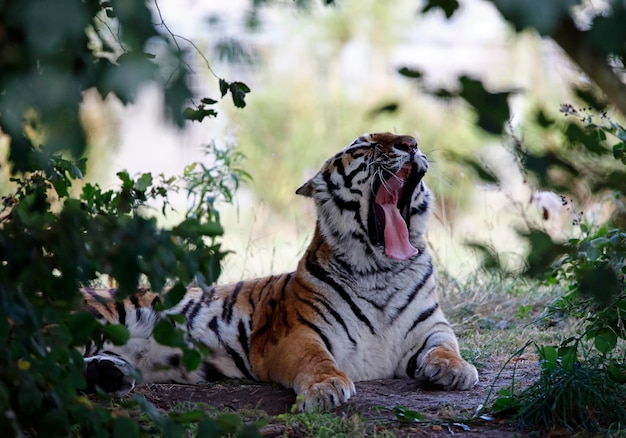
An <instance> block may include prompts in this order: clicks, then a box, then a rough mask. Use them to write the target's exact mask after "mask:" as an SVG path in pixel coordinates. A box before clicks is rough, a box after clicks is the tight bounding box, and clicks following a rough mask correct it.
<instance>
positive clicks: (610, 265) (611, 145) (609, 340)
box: [401, 0, 626, 431]
mask: <svg viewBox="0 0 626 438" xmlns="http://www.w3.org/2000/svg"><path fill="white" fill-rule="evenodd" d="M492 3H493V4H494V5H495V6H496V8H497V9H498V10H499V12H500V13H501V14H502V16H503V18H504V19H505V20H506V21H508V22H509V23H510V24H511V25H512V26H513V27H514V28H515V30H516V31H518V32H520V31H523V30H526V29H531V30H533V31H535V32H537V33H538V34H540V35H542V36H550V37H552V38H553V40H554V41H555V42H556V43H557V44H559V45H560V46H561V47H562V48H563V49H564V50H565V52H566V53H567V54H568V55H569V56H570V57H571V58H572V60H573V61H574V62H575V63H576V64H577V65H578V66H579V67H580V68H581V69H582V70H583V71H584V72H585V73H586V74H587V75H588V76H589V78H590V79H591V80H592V81H594V82H595V85H597V86H598V87H600V89H601V90H602V91H603V92H604V95H605V96H606V99H608V100H609V101H611V102H612V103H613V104H614V105H615V107H616V108H617V110H618V111H620V112H621V113H622V115H626V84H624V82H623V80H622V78H621V77H620V75H619V72H618V71H616V70H618V69H619V66H620V65H621V66H623V65H624V61H625V60H626V33H624V32H623V31H617V29H618V28H619V29H621V27H620V23H623V19H624V14H625V13H626V6H624V4H622V3H621V2H612V3H610V5H609V7H608V10H607V11H606V12H605V13H604V14H598V13H597V12H596V13H594V12H593V11H589V10H587V11H585V12H586V13H587V15H588V17H590V22H589V24H588V25H587V26H586V27H584V28H581V27H579V26H578V25H577V24H576V19H575V18H574V16H573V10H574V9H573V7H574V6H577V5H578V3H579V2H577V1H574V0H563V1H558V2H551V3H550V4H549V5H548V4H545V3H541V5H539V4H538V2H526V3H523V2H515V1H509V0H492ZM535 3H536V4H535ZM457 7H458V5H455V2H448V1H441V0H433V1H429V2H427V5H426V6H425V8H424V9H425V10H428V9H432V8H441V9H443V10H444V12H445V13H446V16H448V17H450V16H451V15H453V13H454V11H455V9H456V8H457ZM536 8H541V11H542V13H540V14H538V13H536ZM580 9H583V10H584V7H580ZM622 68H623V67H622ZM401 73H403V72H401ZM404 73H405V74H406V73H407V72H404ZM408 73H411V72H408ZM476 89H477V90H479V89H480V87H477V88H476ZM457 94H458V95H460V97H462V98H464V99H466V100H467V101H468V102H469V103H470V104H471V105H472V106H474V107H475V108H476V109H477V111H478V114H479V115H478V122H477V123H478V125H479V126H481V127H482V128H483V129H485V130H487V131H489V132H492V133H500V132H502V131H503V126H504V123H505V122H506V119H504V118H500V119H499V120H498V121H497V123H493V124H488V125H485V123H484V122H485V120H486V119H485V118H486V117H489V116H490V115H493V114H501V115H505V114H508V113H507V112H506V111H508V104H507V102H506V99H495V98H491V99H475V98H468V97H470V96H463V95H462V94H461V93H457ZM575 94H576V95H577V97H578V98H579V99H580V100H581V101H583V102H585V103H584V105H585V107H584V108H578V109H577V108H576V107H574V106H573V105H570V104H565V105H562V107H561V112H562V113H563V114H565V116H566V117H568V118H569V121H568V122H566V123H561V122H556V121H555V120H552V119H551V118H550V117H548V116H546V114H545V112H544V111H542V110H539V111H537V112H536V114H535V121H536V122H537V123H538V125H539V126H541V130H542V131H543V132H544V133H545V134H544V135H540V136H537V137H535V138H534V142H533V143H531V144H530V146H526V147H525V146H523V145H522V142H521V141H519V140H516V139H515V140H514V143H515V148H514V149H515V153H516V156H517V160H518V163H520V165H521V166H522V168H523V170H524V172H525V176H526V181H527V182H528V183H529V184H532V185H534V186H535V187H537V188H540V189H542V190H550V191H552V190H554V191H556V192H557V193H567V194H568V196H573V197H576V196H577V195H578V196H581V195H594V196H595V198H596V199H597V198H598V197H601V196H605V197H606V199H608V200H609V201H610V202H611V203H612V204H613V205H612V210H613V216H612V217H611V218H610V220H609V221H608V222H606V223H601V224H599V225H598V224H595V223H582V224H581V234H580V236H579V237H576V238H573V239H570V240H569V241H566V242H558V241H554V240H553V239H552V238H551V237H550V236H549V235H548V234H547V233H546V232H545V231H543V230H541V229H538V228H533V226H532V224H529V225H530V228H529V229H528V230H525V231H520V234H521V235H522V236H523V237H525V238H526V240H527V242H528V244H529V252H528V256H527V259H526V269H525V271H524V272H525V274H526V275H529V276H533V277H539V278H541V277H543V278H546V277H545V276H546V271H548V272H549V274H548V276H547V281H548V282H550V283H563V284H565V285H567V288H568V292H567V293H566V294H565V295H563V296H561V297H560V298H559V299H557V300H556V301H555V302H553V303H552V305H551V309H550V310H551V311H552V312H561V313H562V312H567V313H569V314H572V315H574V316H576V317H578V318H579V319H580V330H579V332H578V334H577V335H576V336H573V337H571V338H568V339H566V340H564V341H562V342H561V344H560V345H559V346H558V347H554V346H550V345H546V346H538V347H537V349H538V354H539V357H540V359H541V366H542V374H541V377H540V379H539V380H538V381H537V382H536V383H535V384H534V385H532V386H531V387H530V388H528V389H526V390H524V391H522V392H521V393H520V394H515V393H514V391H513V388H512V389H511V390H508V389H505V390H503V392H501V393H500V396H501V397H500V398H498V400H497V401H496V403H495V404H494V409H495V410H498V411H501V412H504V411H508V412H513V414H514V418H516V419H517V420H519V421H520V422H521V423H522V424H523V425H524V426H526V427H529V428H532V429H535V430H536V429H540V430H547V429H553V428H570V429H573V430H580V429H584V430H590V431H597V430H600V429H605V428H607V427H609V426H616V427H618V428H623V427H624V426H625V425H626V411H625V410H624V409H623V406H624V402H625V401H626V387H625V386H624V385H625V383H626V377H625V376H626V366H625V364H624V358H625V357H626V350H625V349H624V345H625V341H626V330H625V325H624V321H625V316H624V315H625V313H624V312H625V311H626V268H624V264H625V259H626V233H624V225H625V224H626V221H624V211H623V204H622V200H623V199H624V195H625V194H626V167H625V166H624V164H626V158H625V149H626V148H625V146H624V145H625V144H626V130H625V129H624V127H623V126H622V125H621V124H620V123H618V122H616V121H614V120H612V119H611V118H609V117H607V115H606V103H604V102H602V101H601V100H599V99H597V97H596V95H597V93H595V92H594V91H593V90H591V92H590V90H589V88H578V89H576V90H575ZM438 95H440V96H446V97H447V96H449V95H454V93H448V94H447V95H446V93H445V92H439V93H438ZM483 95H484V92H483ZM594 110H595V112H594ZM572 119H574V120H573V121H572ZM481 121H482V122H481ZM493 127H495V128H498V129H492V128H493ZM555 131H557V132H562V137H560V139H561V140H562V141H561V144H559V145H557V147H550V145H549V140H546V139H549V138H550V137H551V135H549V134H551V133H554V132H555ZM563 146H565V147H563ZM469 164H470V165H471V166H472V167H474V169H475V170H477V174H478V175H479V176H480V177H481V178H482V179H484V180H485V181H488V182H490V183H493V182H497V178H496V177H495V176H494V175H493V173H492V172H490V171H489V169H486V168H485V167H484V166H483V165H481V163H478V162H473V163H469ZM575 213H576V214H575V215H574V218H575V222H576V223H578V217H579V216H580V215H581V214H582V213H581V214H578V212H575ZM473 245H474V246H475V247H476V248H477V249H479V250H481V251H482V252H483V253H484V254H485V255H486V256H487V258H486V261H487V264H488V266H489V267H491V268H494V267H496V268H499V267H500V266H501V264H500V263H499V261H498V257H497V254H495V253H494V252H493V251H491V250H490V248H488V247H487V246H485V245H482V244H476V243H474V244H473Z"/></svg>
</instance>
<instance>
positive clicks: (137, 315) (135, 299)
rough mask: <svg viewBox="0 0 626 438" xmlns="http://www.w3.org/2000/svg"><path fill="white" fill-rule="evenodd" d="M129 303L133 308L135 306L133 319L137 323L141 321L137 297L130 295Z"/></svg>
mask: <svg viewBox="0 0 626 438" xmlns="http://www.w3.org/2000/svg"><path fill="white" fill-rule="evenodd" d="M130 302H131V303H132V305H133V306H135V319H136V320H137V322H139V320H141V306H140V305H139V298H137V295H131V297H130Z"/></svg>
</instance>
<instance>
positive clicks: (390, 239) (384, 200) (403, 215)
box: [369, 163, 425, 260]
mask: <svg viewBox="0 0 626 438" xmlns="http://www.w3.org/2000/svg"><path fill="white" fill-rule="evenodd" d="M424 174H425V171H423V170H418V166H417V164H415V163H408V164H405V165H404V166H402V168H400V170H399V171H398V172H397V173H396V174H392V175H390V176H389V178H387V179H384V180H380V181H378V182H377V183H376V184H377V185H378V186H377V187H374V189H375V194H376V196H375V198H374V199H372V204H371V208H370V217H369V234H370V239H371V240H372V242H374V243H376V242H383V244H384V246H385V254H386V255H387V257H389V258H391V259H394V260H407V259H408V258H410V257H412V256H414V255H415V254H417V253H418V251H417V249H416V248H415V247H413V245H411V242H410V241H409V220H410V215H411V198H412V197H413V192H414V191H415V188H416V187H417V185H418V184H419V182H420V181H421V180H422V178H423V177H424Z"/></svg>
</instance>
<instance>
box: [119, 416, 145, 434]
mask: <svg viewBox="0 0 626 438" xmlns="http://www.w3.org/2000/svg"><path fill="white" fill-rule="evenodd" d="M113 436H114V437H115V438H128V437H134V436H139V426H138V425H137V423H136V422H135V421H133V420H132V419H130V418H128V417H118V418H116V419H115V421H114V422H113Z"/></svg>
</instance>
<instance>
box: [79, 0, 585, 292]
mask: <svg viewBox="0 0 626 438" xmlns="http://www.w3.org/2000/svg"><path fill="white" fill-rule="evenodd" d="M422 6H423V5H422V4H421V2H419V1H414V0H388V1H376V0H345V1H342V2H339V4H336V5H331V6H322V5H317V4H313V2H308V3H307V4H306V5H303V6H302V5H301V6H299V4H298V2H293V1H275V2H270V4H268V5H264V6H262V7H258V8H254V7H253V5H252V2H250V1H249V0H229V1H227V2H224V1H221V2H217V1H213V2H207V1H201V0H159V1H158V9H157V7H156V4H155V5H154V17H155V19H156V20H157V21H161V20H162V30H163V31H164V32H168V33H170V32H171V33H172V34H173V35H174V38H175V40H176V41H177V43H178V44H179V45H180V46H181V47H183V48H186V49H187V51H188V54H189V62H190V63H191V65H192V68H193V71H194V77H193V84H192V85H193V88H194V91H196V92H197V95H198V96H219V92H220V91H219V85H218V77H219V78H222V77H227V78H229V79H231V80H237V81H242V82H244V83H246V84H247V85H248V86H249V87H250V89H251V92H250V93H249V94H248V95H247V96H246V102H247V107H246V108H245V109H244V110H240V109H237V108H235V107H234V106H233V105H232V102H230V101H229V100H228V101H227V100H226V99H225V100H224V101H223V102H220V103H218V104H217V105H218V106H219V107H220V108H219V116H218V117H217V118H215V119H211V120H204V121H203V122H202V123H197V122H188V123H187V124H186V126H185V127H184V128H183V129H179V128H177V127H174V126H173V125H171V124H170V122H167V121H165V119H164V118H163V116H162V114H163V111H162V108H161V106H162V102H163V97H162V96H161V95H160V94H159V92H158V91H157V88H156V87H155V88H150V87H146V88H144V89H142V91H141V93H140V95H139V97H138V99H137V102H136V103H135V104H132V105H129V106H126V107H125V106H123V105H121V104H120V103H119V102H117V101H116V100H115V99H114V98H107V99H106V100H105V101H103V100H102V99H100V97H99V95H98V94H97V93H95V92H94V93H89V94H88V95H87V96H86V99H85V102H84V105H83V108H82V117H83V120H84V122H85V124H86V125H87V130H88V134H89V140H90V146H89V151H88V156H89V171H88V175H89V177H90V179H91V180H94V181H96V182H98V183H99V184H100V185H102V186H103V187H105V188H107V187H110V186H111V185H116V184H118V182H117V179H116V177H115V174H116V172H118V171H119V170H123V169H125V170H127V171H129V172H130V173H131V175H133V174H137V173H141V172H153V174H157V173H164V174H165V175H177V174H180V173H181V172H182V170H183V168H184V166H185V165H187V164H189V163H191V162H194V161H203V162H207V161H210V160H211V157H210V156H205V155H204V153H203V145H206V144H209V143H212V142H213V143H215V144H216V145H218V147H236V148H237V150H239V151H241V152H242V153H243V154H244V155H245V156H246V161H245V162H244V164H243V167H244V168H245V169H246V171H248V172H249V173H250V174H251V176H252V179H251V180H250V181H246V182H245V183H244V184H243V185H242V187H241V188H240V189H239V191H238V193H237V196H236V199H235V200H234V202H233V203H232V204H224V205H218V208H219V210H220V212H221V215H222V223H223V224H224V226H225V230H226V232H225V238H224V240H223V242H224V243H223V245H224V247H225V248H227V249H229V250H231V251H233V254H231V255H229V256H228V257H227V259H226V261H225V265H224V268H225V269H224V271H223V275H222V277H221V279H220V282H229V281H233V280H238V279H241V278H249V277H254V276H261V275H266V274H269V273H278V272H283V271H286V270H293V269H294V268H295V266H296V263H297V260H298V259H299V257H300V256H301V254H302V253H303V251H304V250H305V248H306V245H307V243H308V240H309V239H310V237H311V235H312V233H313V229H314V222H315V216H314V211H313V206H312V203H311V202H310V201H309V200H306V199H303V198H300V197H298V196H296V195H295V190H296V189H297V188H298V187H299V186H300V184H302V183H303V182H304V181H306V180H307V178H309V177H311V176H312V175H313V174H314V172H315V171H316V170H317V169H318V168H319V166H320V165H321V164H322V162H323V161H324V160H325V159H326V158H327V157H328V156H330V155H331V154H333V153H335V152H336V151H338V150H340V149H342V148H343V147H345V146H346V145H347V144H348V143H350V142H351V141H352V140H353V139H354V138H355V137H357V136H359V135H361V134H363V133H365V132H377V131H391V132H395V133H398V134H400V133H401V134H410V135H414V136H416V137H417V138H418V139H419V142H420V148H421V149H422V150H423V151H424V152H425V153H426V154H427V155H428V158H429V160H430V161H431V170H430V172H429V175H427V183H428V185H429V186H430V187H431V189H432V190H433V191H434V193H435V195H436V198H437V206H436V210H435V214H434V217H433V218H432V225H431V228H430V233H429V241H430V244H431V250H432V252H433V254H434V256H435V258H436V260H437V262H438V265H439V269H440V270H441V269H444V270H446V271H448V272H449V273H451V274H453V275H454V276H464V275H468V274H472V273H473V272H475V270H476V269H477V266H478V265H479V260H478V258H477V257H476V254H475V253H474V252H472V251H471V250H470V249H468V247H466V246H465V245H464V242H466V241H468V240H471V241H476V240H480V241H483V242H487V243H488V244H489V245H492V246H493V247H494V248H495V249H496V251H497V252H498V253H499V254H500V255H502V256H504V257H505V259H507V260H508V261H509V262H510V263H511V264H513V265H515V264H516V263H517V262H521V260H522V259H523V257H524V255H525V253H526V248H525V247H524V243H523V242H522V240H520V239H519V238H518V237H517V235H516V233H515V228H516V226H517V225H518V224H519V225H521V224H522V222H523V221H525V220H529V218H530V219H532V220H534V219H537V218H539V217H540V214H541V208H540V207H539V206H537V205H536V204H533V203H531V198H532V195H533V192H534V190H533V188H532V187H530V186H529V185H528V184H526V183H525V182H524V178H523V176H522V175H521V174H520V172H519V171H518V168H517V165H516V164H515V162H514V160H513V158H512V155H511V154H510V148H511V147H512V146H511V145H510V144H506V143H505V141H506V140H502V138H501V137H496V136H489V135H488V134H486V133H485V132H484V131H481V130H480V129H479V128H477V127H476V124H475V122H476V115H475V113H474V111H473V110H472V109H471V108H470V107H469V106H468V105H467V104H466V103H464V102H463V101H461V100H446V99H440V98H437V97H435V96H433V94H432V93H429V92H427V91H425V88H428V89H431V90H437V89H441V88H445V89H455V88H458V85H457V78H458V77H459V76H462V75H466V76H469V77H472V78H475V79H480V80H482V81H483V83H484V84H485V86H486V87H487V89H488V90H489V91H513V93H512V94H511V96H510V97H509V104H510V107H511V116H512V117H511V120H510V127H509V129H510V130H511V132H513V133H518V134H520V135H521V134H522V133H523V134H524V135H533V132H534V130H535V128H536V126H535V125H536V122H535V121H534V120H533V119H532V118H531V117H530V114H531V112H532V111H534V110H535V109H536V103H537V101H538V100H539V99H540V100H541V102H542V105H543V110H544V111H545V112H546V114H548V115H549V116H550V117H553V118H558V117H561V116H560V115H559V114H558V111H559V105H560V104H562V103H565V102H570V101H571V99H572V96H571V95H570V94H569V93H570V88H569V86H568V84H569V83H571V82H572V81H578V80H580V78H579V77H578V76H577V75H578V74H577V73H576V71H575V70H574V69H573V68H572V67H571V65H570V64H569V63H568V61H567V59H566V57H565V56H564V55H563V54H562V52H561V51H560V49H558V47H557V46H556V45H555V44H554V43H553V42H552V41H551V40H543V39H541V38H540V37H538V36H537V35H536V34H535V33H531V32H528V33H521V34H517V35H516V34H515V32H514V31H513V29H512V28H510V27H509V26H508V25H507V24H506V22H504V21H503V20H502V19H501V17H500V15H499V14H498V13H497V11H496V10H495V8H494V7H493V6H492V5H491V4H490V3H487V2H485V1H482V0H465V1H463V2H461V4H460V9H459V10H458V11H457V12H456V13H455V15H454V16H453V17H452V18H451V19H450V20H447V19H446V18H445V16H444V13H443V12H442V11H441V10H439V9H437V10H433V11H432V12H426V13H420V12H419V11H420V9H421V7H422ZM155 50H158V48H155ZM403 67H405V68H408V69H411V71H413V70H416V71H420V72H421V73H422V75H423V77H422V81H421V82H422V86H418V85H417V83H416V81H414V80H411V79H410V78H408V77H406V76H403V75H401V74H399V73H398V70H399V69H401V68H403ZM425 86H426V87H425ZM537 132H538V131H537ZM536 135H539V134H536ZM459 156H464V157H471V158H475V159H477V160H479V161H481V162H485V163H487V165H488V166H489V167H490V168H491V169H492V170H493V171H494V173H496V174H497V175H505V176H506V177H505V178H503V181H502V183H500V184H499V185H486V184H485V183H482V182H479V180H478V179H477V178H475V177H474V175H473V174H472V173H471V169H468V168H467V167H466V166H463V165H460V163H459V161H458V157H459ZM177 202H180V205H181V207H180V208H181V214H182V213H183V212H184V204H185V202H186V199H185V198H184V196H181V197H180V199H178V200H177ZM157 213H158V209H155V214H157ZM176 219H178V218H176V217H175V215H174V216H170V217H169V219H167V218H165V219H164V221H165V223H167V221H168V220H171V221H175V220H176ZM570 225H571V218H568V217H565V218H559V217H555V218H551V223H550V224H546V226H548V227H550V230H551V232H553V233H555V234H558V235H561V236H564V235H565V236H566V235H567V234H568V233H570V232H571V231H572V230H571V226H570Z"/></svg>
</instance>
